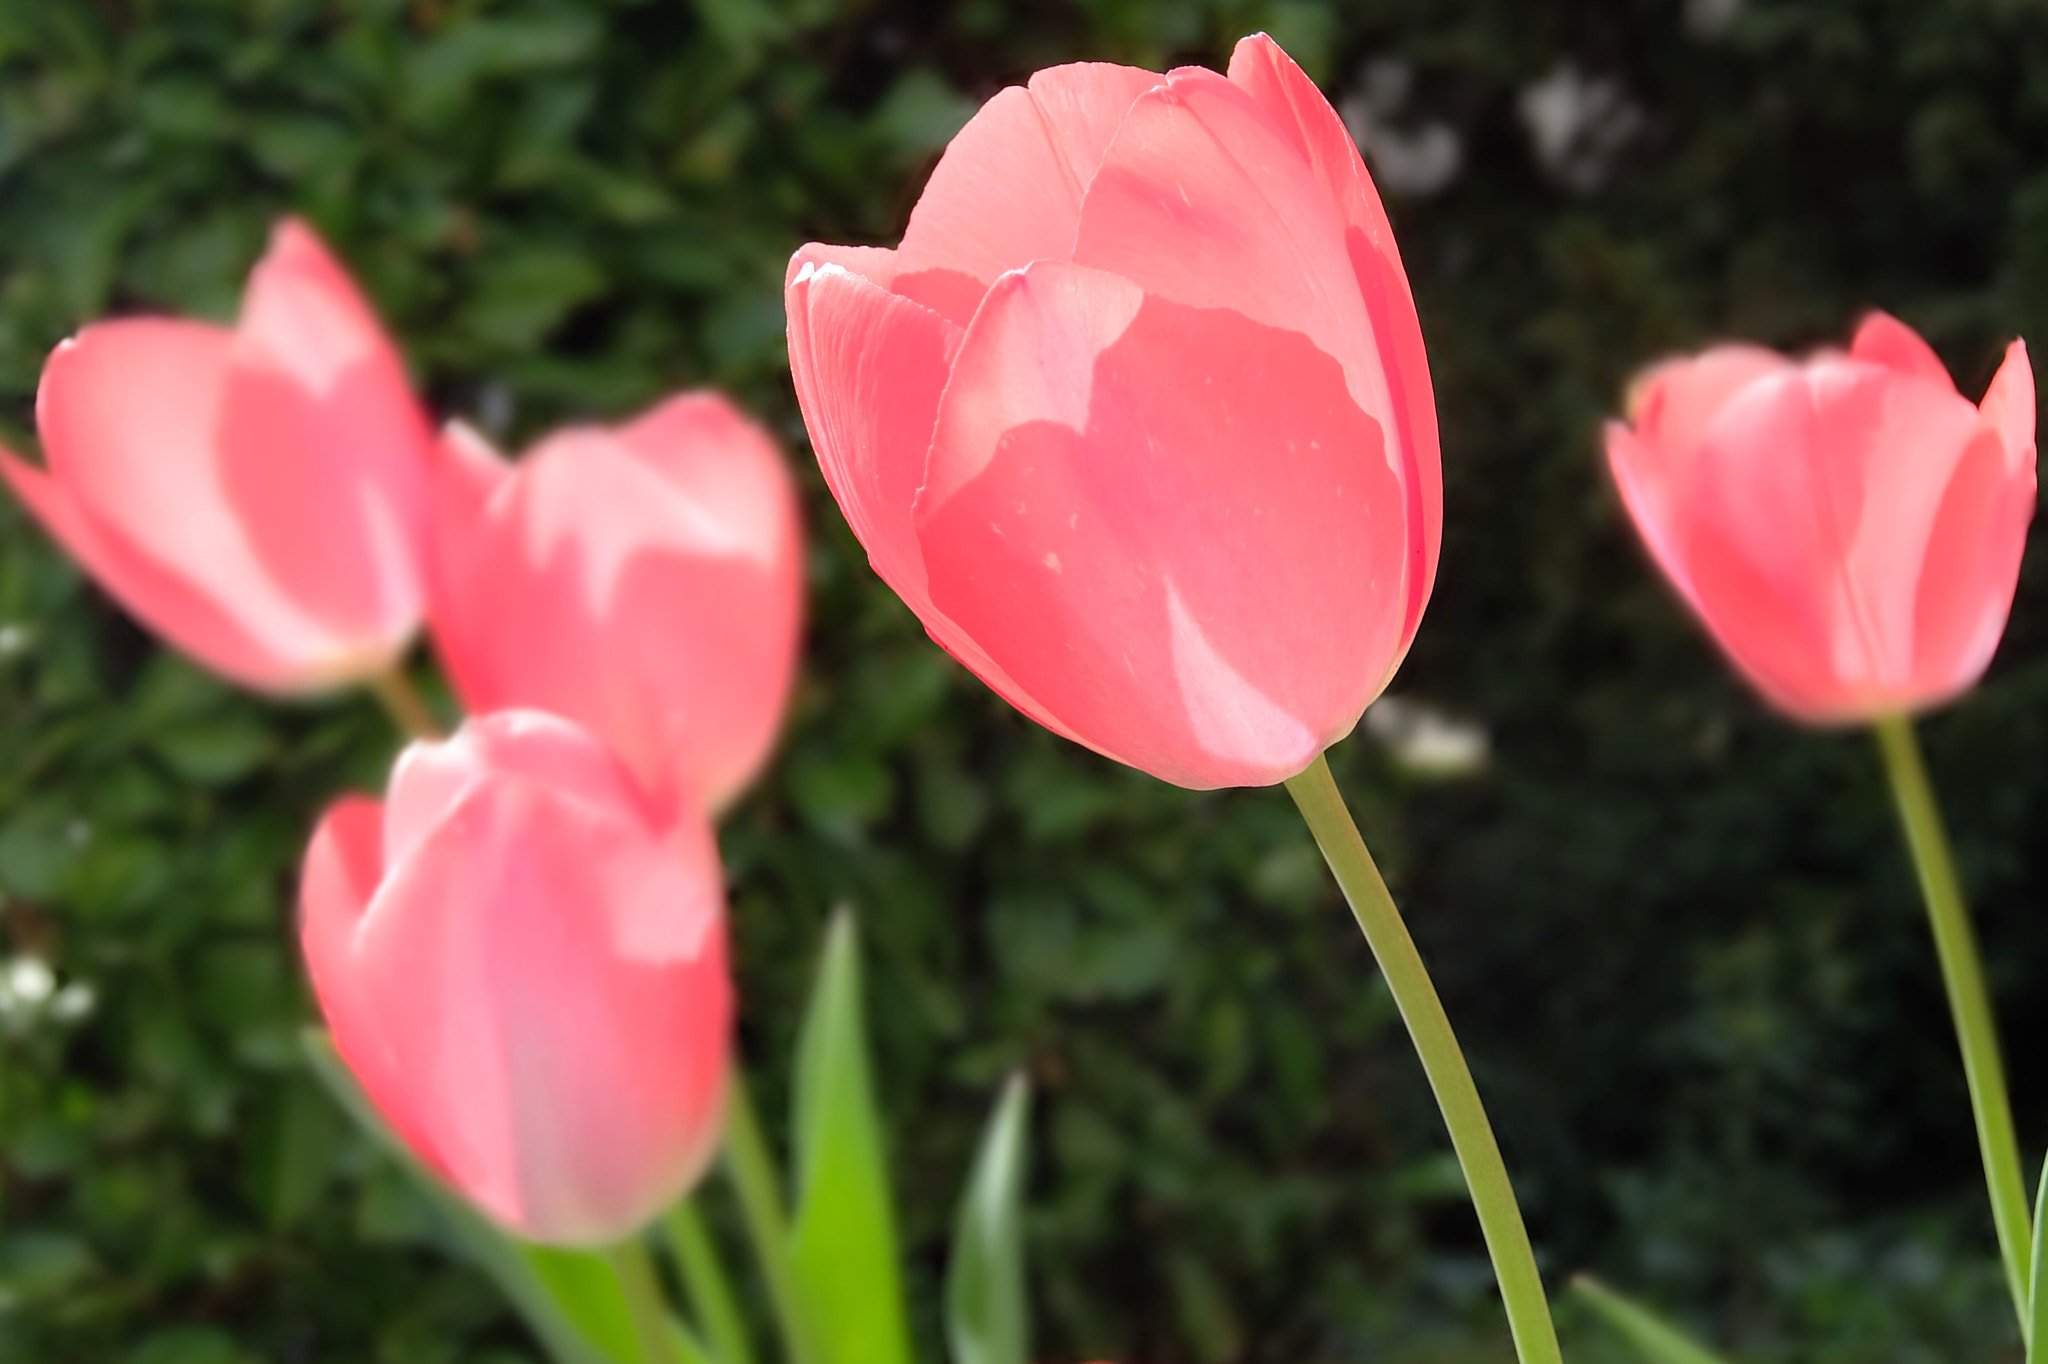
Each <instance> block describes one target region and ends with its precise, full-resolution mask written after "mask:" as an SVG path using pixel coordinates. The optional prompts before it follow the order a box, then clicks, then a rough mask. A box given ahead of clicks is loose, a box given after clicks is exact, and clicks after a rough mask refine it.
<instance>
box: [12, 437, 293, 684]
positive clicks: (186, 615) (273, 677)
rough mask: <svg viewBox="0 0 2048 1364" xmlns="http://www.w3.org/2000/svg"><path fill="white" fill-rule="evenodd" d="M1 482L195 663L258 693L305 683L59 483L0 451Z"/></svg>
mask: <svg viewBox="0 0 2048 1364" xmlns="http://www.w3.org/2000/svg"><path fill="white" fill-rule="evenodd" d="M0 477H4V478H5V479H6V480H7V483H8V485H9V486H10V487H12V488H13V489H14V492H15V495H16V496H18V497H19V498H20V499H21V500H22V503H23V505H24V506H26V507H27V508H28V509H29V511H30V512H32V513H33V514H34V515H35V517H36V519H37V520H38V521H40V522H41V523H42V525H43V528H44V529H45V530H47V531H49V533H50V534H51V535H52V536H53V537H54V538H55V539H56V541H57V543H58V544H60V545H62V546H63V547H64V552H65V553H67V554H69V555H70V556H71V557H72V558H73V559H76V560H77V561H78V562H79V564H80V565H81V566H83V567H84V569H85V570H86V572H88V573H90V574H91V575H92V576H93V578H94V580H95V581H97V582H98V583H99V584H100V586H101V587H103V588H104V589H105V590H106V591H107V592H109V593H111V594H112V595H113V597H114V599H115V600H117V601H119V602H120V603H121V605H122V607H123V608H125V609H126V610H127V611H128V612H129V613H130V614H131V615H133V616H135V618H136V619H138V620H140V621H141V622H142V623H143V624H144V625H146V626H148V627H149V628H150V629H152V630H155V631H156V632H157V633H158V634H160V635H163V636H164V637H165V638H167V639H170V640H172V641H174V642H175V643H176V644H177V645H178V647H179V648H181V649H183V650H185V651H186V652H187V653H189V654H191V655H192V656H193V657H195V658H197V659H198V660H199V661H200V662H201V663H203V664H205V665H206V666H207V667H209V668H211V669H213V670H214V671H215V672H218V673H221V674H222V675H224V676H226V677H230V678H233V679H234V680H235V681H237V682H240V683H241V684H243V685H244V686H247V687H252V688H255V689H257V690H259V691H287V690H291V689H292V688H294V687H295V686H297V685H299V684H300V683H301V682H302V681H303V679H304V671H303V665H302V663H301V661H300V660H298V659H295V658H280V657H278V656H277V655H276V654H274V653H272V652H271V651H270V650H269V649H268V648H267V647H265V645H264V644H263V643H261V642H260V641H258V640H256V639H254V638H252V637H251V636H250V635H249V634H248V633H247V632H246V631H244V630H243V629H242V627H241V625H240V624H239V623H238V622H236V621H235V620H234V619H232V618H230V617H229V616H228V615H227V614H225V613H224V612H223V611H222V610H221V609H220V608H219V607H218V606H216V605H215V604H214V602H213V600H212V599H211V598H210V597H208V596H207V595H206V594H205V593H204V592H203V591H201V590H198V589H196V588H194V587H192V586H191V585H189V584H188V583H186V582H185V581H184V580H183V579H182V578H180V577H178V576H177V575H176V574H175V573H173V572H171V571H170V570H169V569H167V568H165V567H163V566H162V565H160V564H158V563H157V562H156V561H155V560H153V559H151V558H150V557H149V556H148V555H147V554H145V553H142V552H140V551H138V550H137V549H135V548H133V547H132V546H131V545H130V544H129V542H128V541H127V540H126V539H124V538H123V537H122V535H121V532H120V529H119V528H118V527H113V526H107V525H104V524H103V523H101V522H100V521H99V520H98V519H97V518H96V517H95V516H94V515H93V513H92V511H91V510H90V509H89V508H87V507H86V506H84V505H83V504H82V503H81V502H80V501H79V500H78V498H77V497H75V496H74V495H73V494H72V492H71V490H70V489H68V488H67V487H65V485H64V484H62V483H60V482H58V481H57V480H56V479H54V478H51V477H50V476H49V475H47V474H45V473H43V472H42V471H41V470H39V469H36V468H34V467H33V466H31V465H28V464H25V463H23V462H22V461H20V460H18V459H16V458H14V457H13V456H12V455H10V454H9V453H7V452H6V451H5V450H0Z"/></svg>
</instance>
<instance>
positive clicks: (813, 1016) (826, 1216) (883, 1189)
mask: <svg viewBox="0 0 2048 1364" xmlns="http://www.w3.org/2000/svg"><path fill="white" fill-rule="evenodd" d="M795 1107H796V1111H795V1122H794V1126H795V1132H796V1142H795V1150H796V1188H797V1209H796V1217H795V1219H794V1225H793V1226H792V1227H791V1229H790V1265H791V1268H792V1270H793V1271H794V1272H795V1276H796V1281H797V1290H798V1292H799V1293H800V1294H801V1295H802V1298H803V1302H804V1306H805V1308H806V1309H807V1311H808V1312H809V1315H810V1323H811V1329H812V1338H813V1339H814V1340H815V1341H816V1342H817V1346H818V1354H819V1364H909V1361H910V1337H909V1330H908V1327H907V1324H906V1321H905V1314H904V1306H903V1282H902V1270H901V1269H900V1267H899V1264H898V1260H897V1250H896V1224H895V1217H894V1215H893V1213H892V1211H891V1208H890V1201H889V1178H888V1172H887V1169H886V1166H885V1164H884V1153H883V1147H882V1124H881V1118H880V1116H879V1115H878V1114H877V1113H876V1111H875V1100H874V1093H873V1088H872V1085H871V1084H870V1081H869V1076H868V1053H867V1036H866V1029H865V1026H864V1024H863V1022H862V1013H861V991H860V958H859V949H858V945H857V943H856V940H855V936H854V925H853V916H852V915H851V914H850V913H849V912H847V911H846V910H843V909H842V910H840V911H839V912H838V913H837V914H836V915H835V916H834V917H833V920H832V927H831V929H830V931H829V932H828V933H827V934H826V938H825V957H824V961H823V963H822V964H821V965H820V967H819V969H818V979H817V983H816V985H815V986H814V987H813V988H812V991H811V1001H810V1007H809V1011H808V1012H807V1013H806V1015H805V1017H804V1026H803V1033H802V1036H801V1038H800V1039H799V1041H798V1045H797V1061H796V1105H795Z"/></svg>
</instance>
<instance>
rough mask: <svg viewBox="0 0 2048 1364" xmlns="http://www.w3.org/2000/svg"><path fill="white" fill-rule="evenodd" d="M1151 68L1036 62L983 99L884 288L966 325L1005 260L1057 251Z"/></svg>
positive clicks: (932, 185)
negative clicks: (1041, 66)
mask: <svg viewBox="0 0 2048 1364" xmlns="http://www.w3.org/2000/svg"><path fill="white" fill-rule="evenodd" d="M1160 79H1161V78H1160V77H1159V76H1158V75H1156V74H1154V73H1153V72H1150V71H1141V70H1138V69H1136V68H1134V67H1128V66H1111V65H1107V64H1104V63H1099V62H1082V63H1076V64H1074V65H1071V66H1056V67H1052V68H1050V69H1048V70H1044V71H1040V72H1039V73H1037V74H1036V75H1034V76H1033V77H1032V78H1031V82H1030V84H1029V86H1012V87H1011V88H1009V89H1007V90H1004V91H1002V92H1001V93H1000V94H998V95H996V97H995V98H994V99H991V100H990V101H989V102H988V103H986V104H984V105H983V106H982V107H981V111H980V112H979V113H977V114H976V115H975V116H974V117H973V118H972V119H970V120H969V121H968V123H967V126H966V127H964V128H962V129H961V130H960V131H959V132H958V133H957V134H955V135H954V137H953V141H952V142H951V143H950V144H949V145H948V146H947V148H946V152H945V155H944V156H942V157H940V158H939V164H938V166H937V167H936V168H935V169H934V170H933V171H932V175H931V179H930V180H929V181H928V182H927V183H926V185H925V189H924V193H923V194H922V195H921V196H919V198H918V201H917V207H916V208H915V209H913V210H912V211H911V214H910V225H909V226H908V227H907V228H906V229H905V230H904V233H903V245H902V247H901V248H900V250H899V251H898V253H897V254H898V256H899V258H900V268H901V270H902V272H903V273H902V277H901V278H899V280H898V281H897V282H896V283H895V284H894V285H893V286H890V287H892V288H893V289H894V291H895V292H897V293H900V294H903V295H905V296H906V297H915V298H918V299H920V300H921V301H923V302H925V303H926V304H927V305H928V306H930V307H933V308H935V309H937V310H938V311H940V312H941V313H943V314H944V315H945V316H946V317H948V318H949V319H951V320H952V321H953V322H954V323H956V324H958V325H960V326H965V325H966V324H967V323H968V321H969V320H970V319H971V318H972V317H973V315H974V313H973V308H974V305H975V304H976V303H978V302H979V301H980V299H981V295H982V294H983V293H984V292H985V291H986V290H987V288H988V286H989V285H990V284H991V283H993V282H994V280H995V278H996V276H998V275H1000V274H1002V273H1003V272H1004V271H1005V270H1014V269H1016V268H1018V267H1019V266H1022V265H1025V264H1028V263H1029V262H1031V261H1034V260H1065V259H1066V258H1067V257H1068V256H1069V254H1071V252H1072V251H1073V249H1074V229H1075V225H1076V224H1077V222H1078V221H1079V216H1080V211H1081V196H1082V194H1083V192H1084V191H1085V190H1086V189H1087V188H1088V182H1089V181H1090V180H1091V179H1092V178H1093V177H1094V174H1095V168H1096V166H1097V165H1098V164H1100V162H1101V160H1102V154H1103V150H1104V149H1105V148H1106V147H1108V145H1109V142H1110V139H1111V137H1112V136H1114V135H1115V132H1116V129H1117V125H1118V124H1119V123H1121V122H1122V121H1123V117H1124V114H1125V113H1126V112H1127V111H1128V110H1129V109H1130V107H1131V104H1132V101H1134V100H1136V99H1137V98H1138V96H1139V95H1141V94H1143V93H1144V92H1145V91H1147V90H1149V89H1151V88H1152V87H1153V86H1155V85H1157V84H1159V82H1160ZM928 275H936V276H939V277H940V278H936V279H928V278H925V277H926V276H928ZM948 276H950V277H951V278H945V277H948Z"/></svg>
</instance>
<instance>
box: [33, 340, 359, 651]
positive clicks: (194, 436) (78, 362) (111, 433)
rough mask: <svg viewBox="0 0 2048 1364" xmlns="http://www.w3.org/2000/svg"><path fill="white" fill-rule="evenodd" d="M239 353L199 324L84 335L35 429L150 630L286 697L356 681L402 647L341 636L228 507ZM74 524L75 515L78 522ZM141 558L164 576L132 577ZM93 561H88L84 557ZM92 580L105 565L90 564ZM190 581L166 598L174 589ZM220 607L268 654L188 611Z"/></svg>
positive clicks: (70, 345)
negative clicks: (232, 389) (230, 388)
mask: <svg viewBox="0 0 2048 1364" xmlns="http://www.w3.org/2000/svg"><path fill="white" fill-rule="evenodd" d="M233 345H234V342H233V340H232V338H231V337H230V336H229V334H228V333H226V332H224V331H222V330H220V329H219V328H217V327H209V326H204V325H202V324H199V323H191V322H175V321H167V320H162V319H156V318H134V319H124V320H121V321H117V322H104V323H100V324H99V325H97V326H93V327H88V328H86V329H85V330H84V331H82V332H80V333H79V334H78V335H77V336H76V337H74V338H72V339H71V340H70V341H67V342H65V343H64V344H63V345H61V346H59V347H58V348H57V350H56V351H55V353H53V354H52V355H51V356H50V359H49V362H48V363H47V364H46V365H45V366H44V367H43V377H42V382H41V385H40V387H39V388H38V390H37V393H36V421H37V425H38V427H39V428H40V430H41V432H42V437H43V449H44V452H45V455H46V457H47V458H48V460H49V464H50V472H51V475H52V477H53V478H54V479H55V480H56V481H57V482H58V483H60V484H61V485H63V486H64V487H65V488H66V490H67V492H68V494H69V497H70V499H71V502H72V505H73V506H74V507H75V508H78V509H80V510H81V511H83V510H84V509H87V508H89V509H90V510H89V512H85V516H86V518H87V519H89V520H90V521H91V523H92V524H93V525H94V526H95V528H96V530H97V532H98V537H97V538H98V541H99V543H100V545H101V547H102V550H104V549H105V547H106V546H108V545H111V544H114V543H119V544H120V545H121V546H122V547H123V549H125V550H126V551H127V553H126V555H125V556H121V557H123V558H124V559H125V561H126V563H125V567H124V566H120V565H116V563H115V561H114V558H113V557H112V556H106V555H104V554H103V556H102V560H101V562H102V563H105V564H106V565H107V567H108V572H107V573H106V575H105V581H106V582H107V585H108V587H109V590H112V591H114V592H116V593H117V594H118V595H120V597H121V599H122V601H123V602H124V604H126V605H128V606H129V607H130V608H131V609H133V610H135V611H136V613H137V614H138V615H140V616H142V618H143V619H144V620H145V621H147V622H148V623H149V624H150V625H151V626H152V627H153V628H155V629H157V630H160V631H161V632H163V633H164V634H165V635H166V636H168V637H170V638H172V639H174V640H175V641H177V642H178V644H179V645H180V647H185V648H190V649H191V650H192V651H193V652H194V653H196V654H199V655H200V656H201V657H202V658H203V659H205V661H207V662H208V663H209V665H211V666H215V667H218V668H220V669H221V671H223V672H225V673H227V674H228V675H229V676H231V677H234V678H236V679H237V680H240V681H243V682H245V683H247V684H248V685H250V686H254V687H258V688H264V689H272V690H285V689H291V688H296V687H303V686H314V685H319V684H321V683H322V682H324V681H328V680H331V679H334V678H338V677H343V676H351V675H355V674H357V673H359V672H360V671H361V670H363V669H364V668H365V667H367V666H370V664H372V663H375V662H377V661H378V660H380V659H382V658H385V657H388V656H389V654H390V653H391V652H393V651H394V650H395V649H396V647H397V646H398V643H399V642H400V641H393V640H389V639H364V638H361V637H357V636H353V635H347V634H337V632H336V631H335V630H334V629H333V628H331V624H330V622H328V621H325V620H322V619H320V618H319V617H318V616H316V615H315V614H314V613H313V612H311V611H309V610H308V609H307V608H306V607H305V605H304V604H302V603H301V602H299V601H297V600H295V599H294V598H293V597H292V596H291V595H290V594H289V593H288V592H286V591H285V590H284V589H283V588H282V586H281V585H280V584H279V582H278V581H277V580H276V579H275V578H274V577H273V576H272V573H271V568H270V565H269V564H267V563H266V562H265V561H264V560H263V558H262V556H260V555H259V554H258V553H257V552H256V548H255V546H254V545H253V544H252V542H251V539H250V527H249V525H248V523H247V522H246V520H245V519H244V518H243V517H242V516H240V515H239V514H238V513H237V511H236V510H235V509H234V508H233V507H231V506H230V504H229V502H228V499H227V496H226V494H225V490H224V488H223V486H222V470H221V467H220V454H219V449H218V446H217V444H216V442H215V441H214V432H215V429H216V423H217V421H218V420H219V417H220V412H221V406H222V399H223V391H224V389H225V387H226V384H227V377H228V372H229V370H230V368H231V359H230V352H231V349H232V347H233ZM76 519H77V518H74V521H75V520H76ZM137 561H141V562H144V563H149V564H153V565H154V566H155V572H154V573H153V574H150V573H137V572H136V571H135V564H136V562H137ZM88 562H89V563H90V562H92V561H90V560H88ZM92 566H93V567H94V571H95V572H96V573H97V572H98V571H99V568H100V563H93V565H92ZM172 579H175V580H180V581H182V583H183V584H184V585H185V588H186V591H185V593H184V594H183V597H184V599H185V600H184V601H182V602H181V601H180V600H179V599H178V598H179V594H176V593H166V592H164V591H163V590H162V585H163V582H164V581H166V580H172ZM194 597H203V598H205V599H206V600H208V601H210V602H212V603H213V604H214V605H213V613H214V615H215V617H216V619H219V618H229V619H232V621H233V622H234V626H235V629H236V631H237V632H238V633H239V634H240V635H241V637H242V639H243V640H244V641H246V642H247V643H248V645H249V646H251V647H253V649H254V650H256V651H257V652H259V653H260V655H261V657H259V658H250V657H248V656H247V652H246V651H243V650H237V649H235V648H232V647H227V646H224V645H223V643H222V641H221V640H220V639H219V638H218V635H219V631H218V630H217V629H209V627H208V625H207V624H205V623H203V622H199V621H195V620H194V619H192V618H189V617H188V616H186V615H185V614H183V613H182V611H181V609H180V608H181V607H182V606H184V605H186V604H189V601H190V599H191V598H194Z"/></svg>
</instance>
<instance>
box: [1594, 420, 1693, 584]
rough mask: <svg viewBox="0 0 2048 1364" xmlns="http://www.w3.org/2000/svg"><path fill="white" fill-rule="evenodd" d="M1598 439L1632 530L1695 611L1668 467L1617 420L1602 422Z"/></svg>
mask: <svg viewBox="0 0 2048 1364" xmlns="http://www.w3.org/2000/svg"><path fill="white" fill-rule="evenodd" d="M1603 437H1604V440H1605V444H1606V448H1607V467H1608V469H1609V470H1610V471H1611V472H1612V473H1613V475H1614V484H1615V487H1616V488H1617V489H1618V490H1619V491H1620V493H1621V501H1622V505H1623V506H1625V507H1627V508H1628V513H1629V516H1630V518H1631V519H1632V520H1633V521H1634V522H1635V526H1636V531H1637V533H1638V534H1640V535H1641V536H1642V537H1643V543H1644V545H1645V546H1646V547H1647V548H1648V549H1649V551H1650V555H1651V557H1652V558H1654V559H1655V560H1656V561H1657V566H1658V567H1659V568H1661V569H1663V570H1664V573H1665V575H1666V576H1667V577H1669V578H1670V579H1671V582H1672V585H1673V586H1675V587H1676V588H1677V589H1678V592H1679V595H1680V596H1682V597H1684V598H1685V599H1686V601H1687V602H1689V603H1691V604H1692V606H1693V608H1694V609H1695V610H1698V609H1699V604H1698V602H1697V601H1696V600H1695V598H1694V593H1693V589H1692V581H1691V577H1690V570H1689V569H1688V567H1687V562H1686V558H1685V555H1684V554H1683V553H1682V552H1681V551H1680V548H1679V537H1680V536H1681V535H1682V529H1681V527H1680V525H1679V522H1680V520H1681V518H1680V515H1679V508H1680V507H1681V506H1682V505H1683V503H1682V498H1683V492H1682V490H1680V489H1677V488H1674V487H1673V486H1672V479H1671V473H1672V470H1671V466H1670V465H1669V464H1668V463H1666V462H1665V461H1663V460H1660V459H1658V458H1657V457H1656V455H1655V454H1654V453H1652V452H1651V451H1650V449H1649V448H1648V447H1647V446H1646V445H1645V444H1644V443H1643V441H1642V440H1640V439H1639V438H1638V437H1637V436H1636V433H1635V432H1634V431H1631V430H1630V429H1629V428H1628V427H1627V426H1624V425H1623V424H1622V423H1620V422H1614V421H1611V422H1608V423H1607V425H1606V427H1605V429H1604V431H1603Z"/></svg>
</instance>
